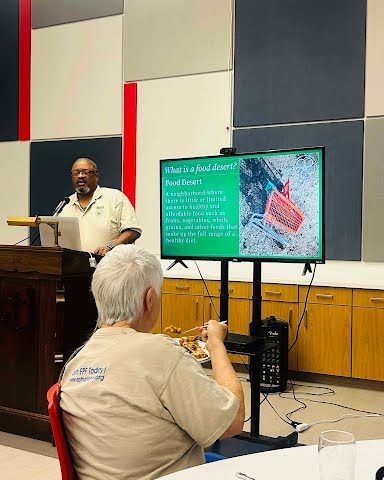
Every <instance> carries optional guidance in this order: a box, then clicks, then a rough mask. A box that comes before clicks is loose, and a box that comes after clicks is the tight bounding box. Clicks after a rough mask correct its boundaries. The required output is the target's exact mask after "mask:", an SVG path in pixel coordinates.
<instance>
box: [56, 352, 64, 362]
mask: <svg viewBox="0 0 384 480" xmlns="http://www.w3.org/2000/svg"><path fill="white" fill-rule="evenodd" d="M54 359H55V361H54V363H63V362H64V356H63V354H62V353H55V356H54Z"/></svg>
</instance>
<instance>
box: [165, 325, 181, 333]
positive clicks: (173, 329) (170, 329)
mask: <svg viewBox="0 0 384 480" xmlns="http://www.w3.org/2000/svg"><path fill="white" fill-rule="evenodd" d="M164 333H181V327H175V326H174V325H169V327H165V328H164Z"/></svg>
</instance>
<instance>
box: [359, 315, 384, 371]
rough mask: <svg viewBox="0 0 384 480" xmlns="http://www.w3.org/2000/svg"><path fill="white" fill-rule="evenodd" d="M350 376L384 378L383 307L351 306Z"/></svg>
mask: <svg viewBox="0 0 384 480" xmlns="http://www.w3.org/2000/svg"><path fill="white" fill-rule="evenodd" d="M352 325H353V326H352V376H353V377H358V378H366V379H370V380H384V362H383V336H384V309H382V308H363V307H354V308H353V322H352Z"/></svg>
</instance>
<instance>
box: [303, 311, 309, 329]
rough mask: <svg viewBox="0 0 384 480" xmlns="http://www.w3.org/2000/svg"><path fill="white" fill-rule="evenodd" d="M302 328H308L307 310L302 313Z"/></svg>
mask: <svg viewBox="0 0 384 480" xmlns="http://www.w3.org/2000/svg"><path fill="white" fill-rule="evenodd" d="M304 327H305V328H308V311H307V310H306V311H305V313H304Z"/></svg>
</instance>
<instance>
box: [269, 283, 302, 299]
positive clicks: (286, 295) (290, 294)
mask: <svg viewBox="0 0 384 480" xmlns="http://www.w3.org/2000/svg"><path fill="white" fill-rule="evenodd" d="M261 296H262V298H263V300H270V301H273V302H297V301H298V298H299V287H298V286H297V285H282V284H278V283H263V284H262V286H261Z"/></svg>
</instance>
